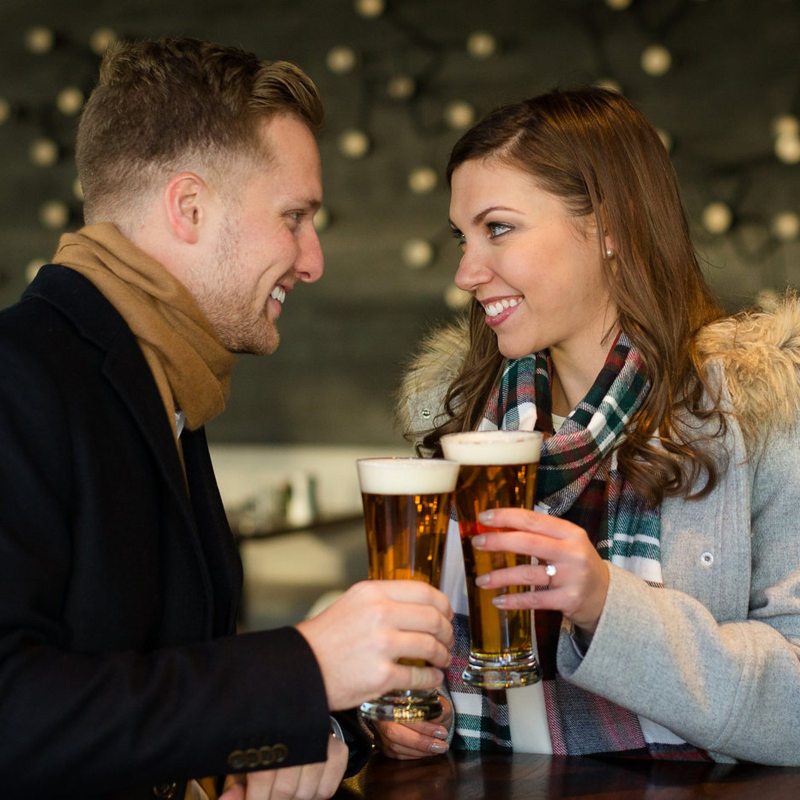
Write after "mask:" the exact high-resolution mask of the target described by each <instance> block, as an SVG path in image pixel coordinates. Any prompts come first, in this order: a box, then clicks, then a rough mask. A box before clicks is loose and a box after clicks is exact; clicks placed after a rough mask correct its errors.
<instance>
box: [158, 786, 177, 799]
mask: <svg viewBox="0 0 800 800" xmlns="http://www.w3.org/2000/svg"><path fill="white" fill-rule="evenodd" d="M177 795H178V784H177V783H159V784H157V785H156V786H154V787H153V797H158V798H161V800H173V799H174V798H175V797H177Z"/></svg>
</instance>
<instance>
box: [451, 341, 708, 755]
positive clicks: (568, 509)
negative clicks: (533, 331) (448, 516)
mask: <svg viewBox="0 0 800 800" xmlns="http://www.w3.org/2000/svg"><path fill="white" fill-rule="evenodd" d="M551 378H552V363H551V361H550V357H549V354H548V353H547V352H546V351H544V352H541V353H537V354H535V355H533V356H527V357H525V358H521V359H515V360H510V361H508V362H507V363H506V366H505V370H504V372H503V375H502V377H501V379H500V382H499V385H498V387H497V388H496V390H495V391H494V393H493V394H492V397H491V398H490V400H489V402H488V404H487V408H486V411H485V414H484V419H483V421H482V422H481V424H480V426H479V428H480V429H483V430H494V429H498V428H499V429H501V430H534V429H536V430H540V431H542V432H543V433H544V434H545V441H544V443H543V446H542V454H541V460H540V463H539V470H538V479H537V487H536V499H537V509H538V510H541V511H546V512H547V513H549V514H552V515H554V516H558V517H562V518H563V519H567V520H569V521H571V522H574V523H575V524H577V525H579V526H580V527H582V528H583V529H584V530H585V531H586V532H587V534H588V535H589V537H590V539H591V540H592V542H593V544H594V545H595V546H596V547H597V550H598V552H599V553H600V555H601V556H602V557H603V558H604V559H607V560H610V561H611V562H612V563H613V564H616V565H618V566H620V567H623V568H625V569H627V570H629V571H630V572H633V573H634V574H636V575H639V576H640V577H642V578H643V579H644V580H646V581H647V582H648V583H649V584H651V585H652V586H655V587H660V586H662V585H663V584H662V578H661V550H660V533H661V523H660V512H659V509H658V508H655V509H653V508H648V507H647V505H646V503H645V502H644V500H643V499H642V498H640V497H639V496H638V495H637V494H636V492H635V491H634V489H633V487H632V486H631V485H630V484H629V483H628V482H627V481H625V479H624V477H623V475H622V474H621V473H620V471H619V469H618V466H617V456H616V449H617V448H618V446H619V445H620V444H621V443H622V441H623V439H624V431H625V426H626V424H627V423H628V422H629V421H630V420H631V418H632V416H633V415H634V413H635V412H636V410H637V409H638V408H639V406H640V405H641V403H642V401H643V400H644V398H645V397H646V395H647V392H648V389H649V382H648V379H647V377H646V374H645V370H644V365H643V363H642V359H641V356H640V355H639V353H638V352H637V351H636V349H635V348H634V347H633V346H632V344H631V342H630V340H629V339H628V338H627V336H625V334H620V335H619V337H618V338H617V341H616V342H615V344H614V346H613V347H612V348H611V350H610V352H609V354H608V356H607V358H606V362H605V364H604V366H603V368H602V370H601V371H600V374H599V375H598V377H597V379H596V381H595V383H594V385H593V386H592V387H591V389H590V390H589V392H588V394H587V395H586V397H584V399H583V400H582V401H581V402H580V403H579V404H578V405H577V406H576V407H575V409H574V410H573V411H572V413H571V414H570V415H569V417H568V418H567V419H566V420H565V422H564V424H563V425H562V427H561V429H560V430H559V432H558V433H556V434H554V433H553V420H552V412H551V405H550V404H551ZM448 536H449V539H450V540H451V542H450V543H449V544H450V546H449V547H448V560H447V563H446V567H445V569H446V574H445V577H444V579H443V584H442V585H443V587H444V588H445V590H446V591H447V592H448V594H450V595H451V598H450V599H451V602H452V603H453V608H454V610H455V611H456V615H455V624H454V627H455V636H456V642H455V647H454V658H453V662H452V664H451V666H450V667H449V668H448V670H447V683H448V689H449V691H450V694H451V697H452V699H453V703H454V706H455V711H456V721H455V727H456V731H455V738H454V746H455V747H456V748H461V749H466V750H483V751H510V750H512V749H513V748H512V742H511V731H510V727H509V712H508V705H507V702H506V692H505V691H486V690H481V689H476V688H473V687H470V686H467V685H465V684H464V682H463V680H462V678H461V673H462V672H463V670H464V668H465V667H466V661H467V654H468V652H469V620H468V616H467V605H466V586H465V581H464V578H463V557H461V558H459V556H460V544H458V545H454V544H452V542H453V541H455V539H456V538H458V530H457V525H455V523H454V522H451V529H450V531H449V533H448ZM459 570H460V574H459ZM459 577H460V581H459ZM534 620H535V629H536V641H537V646H538V655H539V662H540V665H541V667H542V673H543V681H544V684H543V689H544V699H545V708H546V713H547V725H548V728H549V732H550V740H551V744H552V749H553V753H555V754H559V755H581V754H590V753H592V754H598V753H609V752H620V751H624V752H625V753H626V754H628V755H633V754H636V755H639V754H641V755H644V756H649V757H654V758H676V757H677V758H681V759H697V758H701V759H702V758H706V757H707V756H705V754H704V753H702V752H701V751H697V750H696V749H695V748H693V747H690V746H689V745H686V744H685V743H681V740H679V739H678V738H677V737H676V736H674V735H673V734H672V733H670V732H669V731H666V730H665V729H663V728H661V727H660V726H658V725H656V724H655V723H652V722H650V721H648V720H644V719H641V718H639V717H637V715H635V714H633V713H632V712H630V711H627V710H626V709H623V708H621V707H619V706H617V705H615V704H613V703H610V702H609V701H607V700H605V699H604V698H602V697H600V696H598V695H595V694H592V693H591V692H587V691H584V690H583V689H580V688H578V687H577V686H574V685H573V684H571V683H569V682H568V681H566V680H564V679H563V678H561V676H560V675H558V673H557V671H556V648H557V643H558V637H559V633H560V629H561V622H562V619H561V614H560V613H559V612H555V611H537V612H536V613H535V614H534Z"/></svg>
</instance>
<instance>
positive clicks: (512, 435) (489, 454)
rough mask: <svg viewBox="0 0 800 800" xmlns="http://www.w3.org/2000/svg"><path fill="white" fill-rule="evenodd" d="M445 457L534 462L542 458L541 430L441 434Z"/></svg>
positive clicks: (472, 461) (481, 461)
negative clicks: (540, 455)
mask: <svg viewBox="0 0 800 800" xmlns="http://www.w3.org/2000/svg"><path fill="white" fill-rule="evenodd" d="M441 444H442V451H443V452H444V455H445V458H449V459H451V460H453V461H458V463H459V464H475V465H482V464H485V465H500V464H533V463H535V462H537V461H538V460H539V453H540V451H541V449H542V434H541V433H539V431H467V432H465V433H448V434H446V435H445V436H442V438H441Z"/></svg>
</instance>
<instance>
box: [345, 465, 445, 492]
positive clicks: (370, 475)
mask: <svg viewBox="0 0 800 800" xmlns="http://www.w3.org/2000/svg"><path fill="white" fill-rule="evenodd" d="M356 468H357V469H358V482H359V484H360V485H361V491H362V492H364V493H365V494H403V495H406V494H442V493H444V492H452V491H453V490H454V489H455V488H456V479H457V478H458V464H457V463H456V462H455V461H446V460H444V459H441V458H360V459H358V460H357V461H356Z"/></svg>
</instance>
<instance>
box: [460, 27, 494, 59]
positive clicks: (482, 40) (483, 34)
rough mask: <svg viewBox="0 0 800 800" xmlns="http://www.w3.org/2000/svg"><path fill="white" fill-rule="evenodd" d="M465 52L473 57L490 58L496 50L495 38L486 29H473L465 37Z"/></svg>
mask: <svg viewBox="0 0 800 800" xmlns="http://www.w3.org/2000/svg"><path fill="white" fill-rule="evenodd" d="M467 52H468V53H469V54H470V55H471V56H472V57H473V58H479V59H486V58H491V57H492V56H493V55H494V54H495V53H496V52H497V39H495V37H494V36H493V35H492V34H491V33H489V32H488V31H475V32H473V33H471V34H470V35H469V36H468V37H467Z"/></svg>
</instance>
